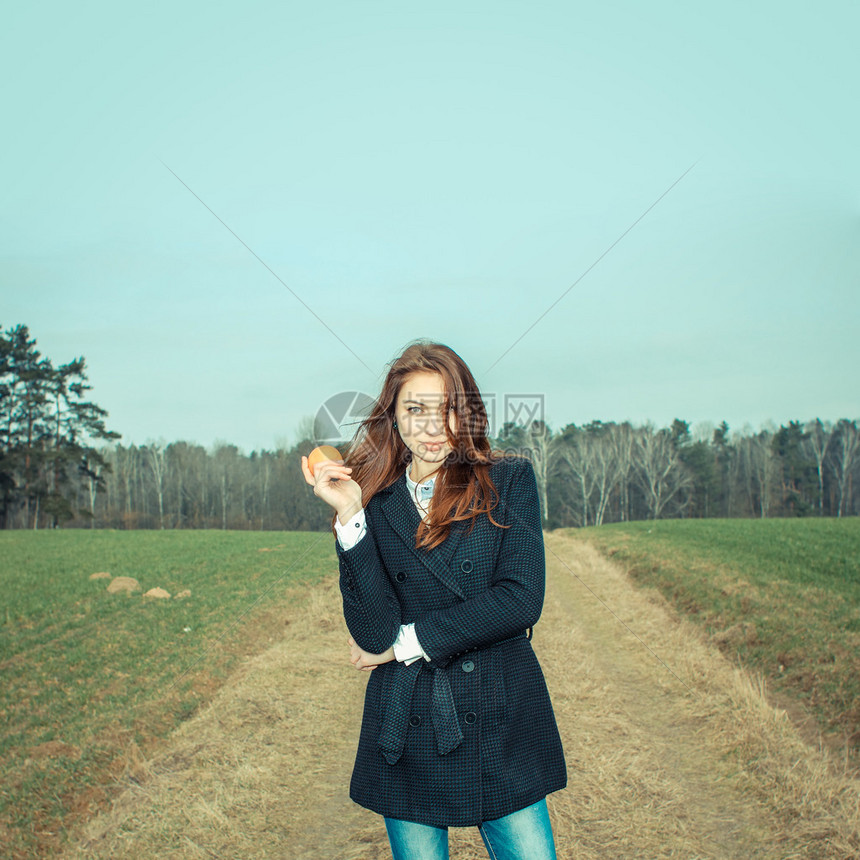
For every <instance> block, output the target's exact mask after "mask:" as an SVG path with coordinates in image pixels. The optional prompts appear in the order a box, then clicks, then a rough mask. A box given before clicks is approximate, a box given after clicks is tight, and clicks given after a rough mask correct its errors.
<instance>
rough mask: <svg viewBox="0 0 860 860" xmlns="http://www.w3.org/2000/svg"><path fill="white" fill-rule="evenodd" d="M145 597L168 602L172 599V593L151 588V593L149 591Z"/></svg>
mask: <svg viewBox="0 0 860 860" xmlns="http://www.w3.org/2000/svg"><path fill="white" fill-rule="evenodd" d="M143 596H144V597H158V598H159V599H161V600H166V599H167V598H168V597H170V592H169V591H165V590H164V589H163V588H150V589H149V591H147V592H146V594H144V595H143Z"/></svg>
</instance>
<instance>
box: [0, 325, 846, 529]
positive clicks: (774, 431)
mask: <svg viewBox="0 0 860 860" xmlns="http://www.w3.org/2000/svg"><path fill="white" fill-rule="evenodd" d="M89 390H90V386H89V385H88V383H87V378H86V373H85V362H84V359H83V358H77V359H75V360H73V361H71V362H69V363H68V364H65V365H61V366H60V367H56V368H55V367H54V366H53V365H52V363H51V362H50V361H49V360H48V359H46V358H43V357H42V356H41V354H40V353H39V352H38V350H37V349H36V342H35V340H34V339H33V338H31V336H30V333H29V331H28V329H27V328H26V326H16V327H15V328H12V329H9V330H7V331H6V332H4V333H3V334H2V335H0V527H4V528H45V527H54V526H58V525H65V526H67V527H92V528H118V529H136V528H147V529H153V528H154V529H173V528H218V529H261V530H263V529H289V530H318V529H326V528H328V525H329V522H330V512H329V509H328V508H327V506H326V505H325V504H324V503H322V502H321V501H319V500H318V499H316V498H315V497H314V496H313V494H312V493H311V492H310V488H309V487H308V486H307V484H306V483H305V482H304V479H303V477H302V475H301V471H300V469H299V459H300V457H301V455H302V454H307V453H308V452H309V451H310V450H311V448H313V447H314V444H315V443H314V442H313V441H312V439H311V438H310V436H311V435H312V434H311V433H307V434H306V436H307V438H304V439H302V440H301V441H299V442H298V443H297V444H295V445H294V446H292V447H286V446H282V447H279V448H277V449H276V450H271V451H269V450H263V451H253V452H251V453H250V454H248V455H246V454H244V453H243V452H242V451H240V450H239V449H238V448H237V447H236V446H235V445H230V444H218V445H216V446H214V447H213V448H210V449H206V448H204V447H203V446H201V445H197V444H194V443H191V442H184V441H179V442H172V443H169V444H165V443H148V444H145V445H123V444H120V443H119V442H118V441H117V440H118V439H119V438H120V437H119V434H118V433H115V432H113V431H110V430H108V429H107V428H106V425H105V420H106V418H107V412H105V410H103V409H101V408H100V407H98V406H97V405H96V404H95V403H93V402H92V401H91V400H89V399H88V398H87V392H88V391H89ZM491 441H492V443H493V445H494V447H497V448H501V449H502V450H506V451H509V452H514V453H519V454H523V455H525V456H527V457H529V458H530V460H531V462H532V464H533V465H534V468H535V474H536V476H537V479H538V486H539V490H540V494H541V505H542V511H543V516H544V523H545V526H546V527H547V528H559V527H566V526H590V525H601V524H602V523H610V522H620V521H629V520H640V519H661V518H670V517H671V518H678V517H783V516H792V517H794V516H833V517H842V516H856V515H858V513H860V431H858V422H857V421H856V420H852V419H840V420H838V421H836V422H833V423H831V422H826V421H821V420H819V419H813V420H811V421H806V422H802V421H790V422H788V423H787V424H784V425H782V426H780V427H778V428H777V427H774V428H771V429H761V430H759V431H757V432H756V431H742V432H732V431H730V429H729V427H728V426H727V425H726V423H725V422H723V423H722V424H720V426H718V427H716V428H713V429H712V430H711V431H710V433H709V434H708V435H707V436H703V435H702V434H701V433H699V434H696V436H694V434H693V433H691V430H690V425H689V424H688V423H687V422H686V421H683V420H681V419H676V420H675V421H673V422H672V424H671V426H668V427H654V426H653V425H651V424H645V425H634V424H631V423H629V422H621V423H614V422H601V421H593V422H591V423H589V424H585V425H579V426H577V425H576V424H568V425H567V426H565V427H563V428H561V429H560V430H558V431H555V432H554V431H553V430H552V429H551V428H550V427H549V426H548V425H547V424H546V423H544V422H542V421H532V422H530V423H528V424H527V425H525V426H524V425H522V424H518V423H513V422H509V423H507V424H505V425H504V426H503V427H502V428H501V430H500V432H499V435H498V436H497V437H496V438H494V439H492V440H491Z"/></svg>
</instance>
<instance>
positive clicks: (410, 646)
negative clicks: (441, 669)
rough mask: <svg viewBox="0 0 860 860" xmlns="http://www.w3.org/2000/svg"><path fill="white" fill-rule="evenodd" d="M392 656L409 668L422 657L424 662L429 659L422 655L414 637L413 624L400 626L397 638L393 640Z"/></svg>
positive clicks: (419, 645)
mask: <svg viewBox="0 0 860 860" xmlns="http://www.w3.org/2000/svg"><path fill="white" fill-rule="evenodd" d="M393 647H394V656H395V658H396V659H397V661H398V662H400V663H405V664H406V665H407V666H411V665H412V664H413V663H414V662H415V661H416V660H420V659H421V658H422V657H423V658H424V659H425V660H429V659H430V658H429V657H428V656H427V655H426V654H425V653H424V649H423V648H422V647H421V643H420V642H419V641H418V637H417V636H416V635H415V625H414V624H401V625H400V630H399V631H398V632H397V638H396V639H395V640H394V646H393Z"/></svg>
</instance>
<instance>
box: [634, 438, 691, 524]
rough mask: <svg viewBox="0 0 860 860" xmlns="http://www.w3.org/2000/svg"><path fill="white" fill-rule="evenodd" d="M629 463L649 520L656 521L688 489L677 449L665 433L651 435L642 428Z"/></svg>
mask: <svg viewBox="0 0 860 860" xmlns="http://www.w3.org/2000/svg"><path fill="white" fill-rule="evenodd" d="M633 460H634V463H635V466H636V469H635V474H636V476H637V478H638V483H639V486H640V488H641V489H642V492H643V493H644V494H645V499H646V502H647V504H648V514H649V518H650V519H652V520H656V519H659V517H660V515H661V514H662V513H663V511H664V510H665V509H666V506H667V505H668V504H669V502H670V501H672V499H674V498H676V497H677V496H678V495H679V494H680V492H681V491H682V490H684V489H685V488H687V487H688V486H689V485H690V478H689V475H688V473H687V470H686V468H685V466H684V463H683V461H682V460H681V452H680V449H679V448H678V447H676V446H675V445H674V444H673V441H672V434H671V432H670V431H669V430H667V429H665V428H664V429H662V430H656V431H655V430H654V428H653V427H652V426H651V425H649V424H646V425H645V426H644V427H641V428H640V429H639V430H638V431H637V433H636V436H635V440H634V443H633Z"/></svg>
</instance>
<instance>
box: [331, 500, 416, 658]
mask: <svg viewBox="0 0 860 860" xmlns="http://www.w3.org/2000/svg"><path fill="white" fill-rule="evenodd" d="M365 515H366V516H367V517H368V518H369V517H370V516H371V515H370V514H368V513H367V511H365ZM335 549H336V551H337V557H338V564H339V566H340V593H341V596H342V597H343V617H344V619H345V621H346V626H347V628H348V629H349V632H350V634H351V635H352V638H353V639H354V640H355V642H356V644H357V645H358V646H359V648H363V649H364V650H365V651H367V652H369V653H370V654H382V653H383V652H384V651H386V650H388V648H390V647H391V646H392V645H393V644H394V640H395V638H396V637H397V634H398V632H399V630H400V602H399V601H398V599H397V595H396V594H395V593H394V587H393V586H392V584H391V580H390V579H389V578H388V574H387V573H386V571H385V566H384V565H383V564H382V560H381V558H380V556H379V549H378V547H377V545H376V538H375V537H374V535H373V529H372V528H371V527H370V523H369V522H368V528H367V530H366V532H365V534H364V536H363V537H362V538H361V539H360V540H359V541H358V543H356V544H355V545H354V546H353V547H351V548H350V549H344V548H343V547H342V546H341V545H340V541H337V540H336V541H335Z"/></svg>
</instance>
